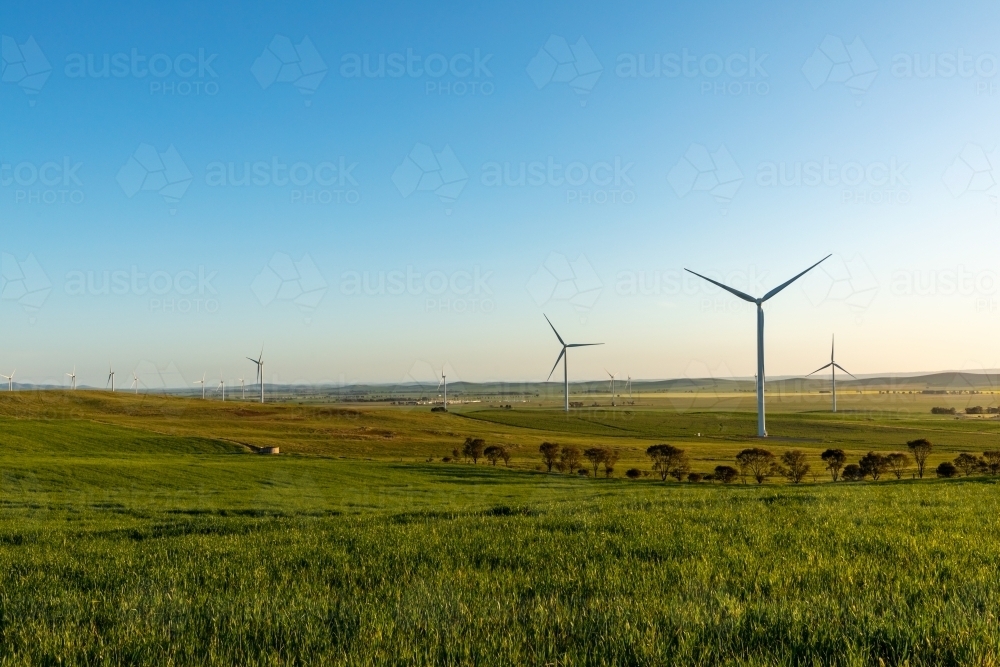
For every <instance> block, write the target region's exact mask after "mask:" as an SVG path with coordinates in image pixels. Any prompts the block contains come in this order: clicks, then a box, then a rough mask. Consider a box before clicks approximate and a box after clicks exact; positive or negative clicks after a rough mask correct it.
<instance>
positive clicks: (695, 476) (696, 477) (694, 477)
mask: <svg viewBox="0 0 1000 667" xmlns="http://www.w3.org/2000/svg"><path fill="white" fill-rule="evenodd" d="M701 480H702V476H701V473H697V472H692V473H688V481H689V482H692V483H694V484H697V483H698V482H700V481H701Z"/></svg>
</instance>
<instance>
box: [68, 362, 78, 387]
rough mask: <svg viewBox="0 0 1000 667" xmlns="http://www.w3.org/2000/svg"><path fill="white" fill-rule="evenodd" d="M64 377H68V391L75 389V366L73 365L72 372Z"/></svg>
mask: <svg viewBox="0 0 1000 667" xmlns="http://www.w3.org/2000/svg"><path fill="white" fill-rule="evenodd" d="M66 375H68V376H69V385H70V389H76V364H74V365H73V372H72V373H66Z"/></svg>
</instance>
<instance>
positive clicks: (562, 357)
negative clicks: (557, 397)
mask: <svg viewBox="0 0 1000 667" xmlns="http://www.w3.org/2000/svg"><path fill="white" fill-rule="evenodd" d="M543 317H545V321H546V322H548V323H549V326H550V327H552V333H554V334H555V335H556V338H558V339H559V344H560V345H562V351H561V352H560V353H559V356H558V357H556V363H555V364H554V365H553V366H552V370H551V371H549V377H548V378H546V379H545V381H546V382H548V381H549V379H550V378H551V377H552V374H553V373H555V372H556V367H557V366H559V361H560V360H562V362H563V387H564V389H563V394H564V398H565V400H564V401H563V410H564V411H566V412H569V368H568V363H569V355H568V354H567V353H566V350H568V349H569V348H571V347H590V346H592V345H604V343H569V344H567V343H566V341H564V340H563V339H562V336H560V335H559V332H558V331H556V328H555V326H554V325H553V324H552V320H550V319H549V316H548V315H545V314H544V313H543Z"/></svg>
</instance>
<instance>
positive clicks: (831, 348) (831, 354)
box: [830, 334, 833, 362]
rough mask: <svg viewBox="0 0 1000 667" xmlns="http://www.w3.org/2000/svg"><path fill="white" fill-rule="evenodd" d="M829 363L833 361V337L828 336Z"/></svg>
mask: <svg viewBox="0 0 1000 667" xmlns="http://www.w3.org/2000/svg"><path fill="white" fill-rule="evenodd" d="M830 361H831V362H832V361H833V335H832V334H831V335H830Z"/></svg>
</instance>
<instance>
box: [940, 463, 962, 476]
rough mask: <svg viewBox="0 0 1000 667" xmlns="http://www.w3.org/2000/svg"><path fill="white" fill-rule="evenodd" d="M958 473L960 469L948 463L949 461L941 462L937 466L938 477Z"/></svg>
mask: <svg viewBox="0 0 1000 667" xmlns="http://www.w3.org/2000/svg"><path fill="white" fill-rule="evenodd" d="M957 474H958V470H957V469H956V468H955V466H953V465H952V464H950V463H948V462H947V461H945V462H943V463H941V464H940V465H939V466H938V467H937V476H938V477H954V476H955V475H957Z"/></svg>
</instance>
